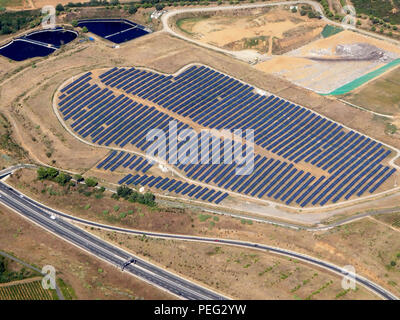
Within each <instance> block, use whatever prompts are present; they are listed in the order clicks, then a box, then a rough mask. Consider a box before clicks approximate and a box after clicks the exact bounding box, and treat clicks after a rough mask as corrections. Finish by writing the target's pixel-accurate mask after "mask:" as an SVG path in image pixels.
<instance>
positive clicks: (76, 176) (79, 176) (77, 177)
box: [74, 174, 84, 182]
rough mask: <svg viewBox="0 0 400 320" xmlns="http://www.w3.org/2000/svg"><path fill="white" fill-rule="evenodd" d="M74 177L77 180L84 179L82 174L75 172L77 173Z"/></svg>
mask: <svg viewBox="0 0 400 320" xmlns="http://www.w3.org/2000/svg"><path fill="white" fill-rule="evenodd" d="M74 179H75V180H76V181H77V182H81V181H83V180H84V179H83V177H82V176H81V175H80V174H75V175H74Z"/></svg>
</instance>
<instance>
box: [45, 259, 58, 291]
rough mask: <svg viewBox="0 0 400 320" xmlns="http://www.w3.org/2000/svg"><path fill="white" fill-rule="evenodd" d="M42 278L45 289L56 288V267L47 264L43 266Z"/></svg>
mask: <svg viewBox="0 0 400 320" xmlns="http://www.w3.org/2000/svg"><path fill="white" fill-rule="evenodd" d="M42 274H43V275H44V277H43V279H42V287H43V289H45V290H47V289H53V290H54V289H56V269H55V268H54V267H53V266H50V265H47V266H44V267H43V268H42Z"/></svg>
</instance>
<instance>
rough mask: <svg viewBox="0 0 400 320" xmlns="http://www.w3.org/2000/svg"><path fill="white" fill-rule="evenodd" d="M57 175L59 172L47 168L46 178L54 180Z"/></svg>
mask: <svg viewBox="0 0 400 320" xmlns="http://www.w3.org/2000/svg"><path fill="white" fill-rule="evenodd" d="M58 174H59V171H58V170H57V169H54V168H47V178H48V179H54V178H55V177H57V175H58Z"/></svg>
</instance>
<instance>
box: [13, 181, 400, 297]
mask: <svg viewBox="0 0 400 320" xmlns="http://www.w3.org/2000/svg"><path fill="white" fill-rule="evenodd" d="M34 175H35V173H31V175H29V174H28V173H26V174H25V173H24V175H20V176H19V178H18V176H17V175H13V177H12V178H10V179H8V182H9V183H11V184H12V185H14V186H15V187H17V188H18V189H20V190H21V191H22V192H23V193H26V194H28V195H29V196H32V197H33V198H35V199H37V200H38V201H41V202H43V203H45V204H48V205H49V206H51V207H54V208H57V209H59V210H62V211H64V212H67V213H70V214H73V215H76V216H79V217H82V218H85V219H89V220H94V221H99V222H102V223H106V224H111V225H117V226H123V227H128V228H134V229H140V230H146V231H159V232H168V233H179V234H189V235H202V236H206V237H222V238H231V239H240V240H243V241H253V242H258V243H264V244H268V245H272V246H277V247H280V248H285V249H289V250H293V251H297V252H301V253H305V254H308V255H311V256H314V257H318V258H320V259H323V260H327V261H330V262H332V263H335V264H336V265H340V266H344V265H349V264H350V265H353V266H354V267H355V268H356V270H357V273H359V274H361V275H363V276H366V277H368V278H369V279H371V280H373V281H375V282H377V283H378V284H380V285H382V286H383V287H385V288H387V289H388V290H391V291H392V292H393V293H395V294H397V295H399V294H400V285H399V284H400V272H399V270H400V261H399V259H398V258H397V255H398V254H399V253H400V232H398V231H396V230H394V229H393V225H391V224H389V223H388V224H382V223H377V222H376V221H374V220H371V219H368V218H365V219H362V220H358V221H356V222H353V223H350V224H347V225H344V226H341V227H337V228H334V229H332V230H329V231H319V232H309V231H304V230H293V229H290V228H282V227H278V226H274V225H270V224H264V223H257V222H252V223H250V222H248V221H246V220H239V219H237V218H231V217H228V216H221V215H216V214H212V213H204V212H199V211H194V210H191V209H183V208H164V207H162V206H161V207H160V208H159V209H157V210H149V209H147V208H146V207H144V206H142V205H138V204H134V203H130V202H126V201H124V200H115V199H111V198H109V195H107V194H106V195H105V196H104V198H102V199H96V198H95V197H93V196H91V197H86V196H84V195H82V194H79V193H76V192H73V193H72V192H71V193H65V189H63V188H61V187H59V186H57V185H55V184H54V183H51V182H48V181H46V182H40V181H32V178H33V177H34ZM50 185H52V188H51V189H52V190H53V192H52V193H51V194H52V195H50V192H49V189H48V188H49V187H50ZM43 189H44V190H45V192H43V193H42V190H43ZM63 190H64V191H63ZM66 199H68V201H67V200H66ZM397 199H398V198H389V197H388V198H387V203H382V206H383V207H385V206H388V204H390V203H393V202H398V200H397ZM367 207H368V206H367V205H366V206H365V208H367ZM365 208H364V210H365ZM105 211H106V212H105ZM360 211H363V210H362V209H361V208H360ZM121 213H127V214H125V215H121ZM342 214H343V216H342V217H345V216H346V211H344V212H343V213H342ZM390 216H391V217H392V219H394V220H395V221H398V220H399V219H400V216H399V214H398V213H397V214H393V215H390ZM385 223H386V222H385ZM224 249H225V248H224ZM208 251H209V250H208ZM246 254H247V253H246ZM154 256H156V255H154ZM154 256H153V258H154ZM392 260H394V261H397V262H396V263H397V265H396V266H394V267H391V265H390V263H391V261H392ZM200 261H204V259H200ZM199 263H200V262H199ZM201 263H202V262H201ZM203 268H204V265H203ZM245 269H246V268H245ZM294 286H295V285H294ZM294 286H293V287H294ZM288 289H291V288H288ZM260 292H261V291H260ZM307 292H308V291H307ZM288 297H290V296H288ZM303 298H304V296H303ZM331 298H332V296H331Z"/></svg>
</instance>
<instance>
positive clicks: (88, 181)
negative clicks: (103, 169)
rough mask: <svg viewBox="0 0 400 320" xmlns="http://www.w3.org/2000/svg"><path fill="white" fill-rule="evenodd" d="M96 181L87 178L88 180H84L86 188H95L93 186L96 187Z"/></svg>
mask: <svg viewBox="0 0 400 320" xmlns="http://www.w3.org/2000/svg"><path fill="white" fill-rule="evenodd" d="M97 183H98V182H97V179H96V178H93V177H89V178H87V179H86V180H85V184H86V185H87V186H88V187H95V186H97Z"/></svg>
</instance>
